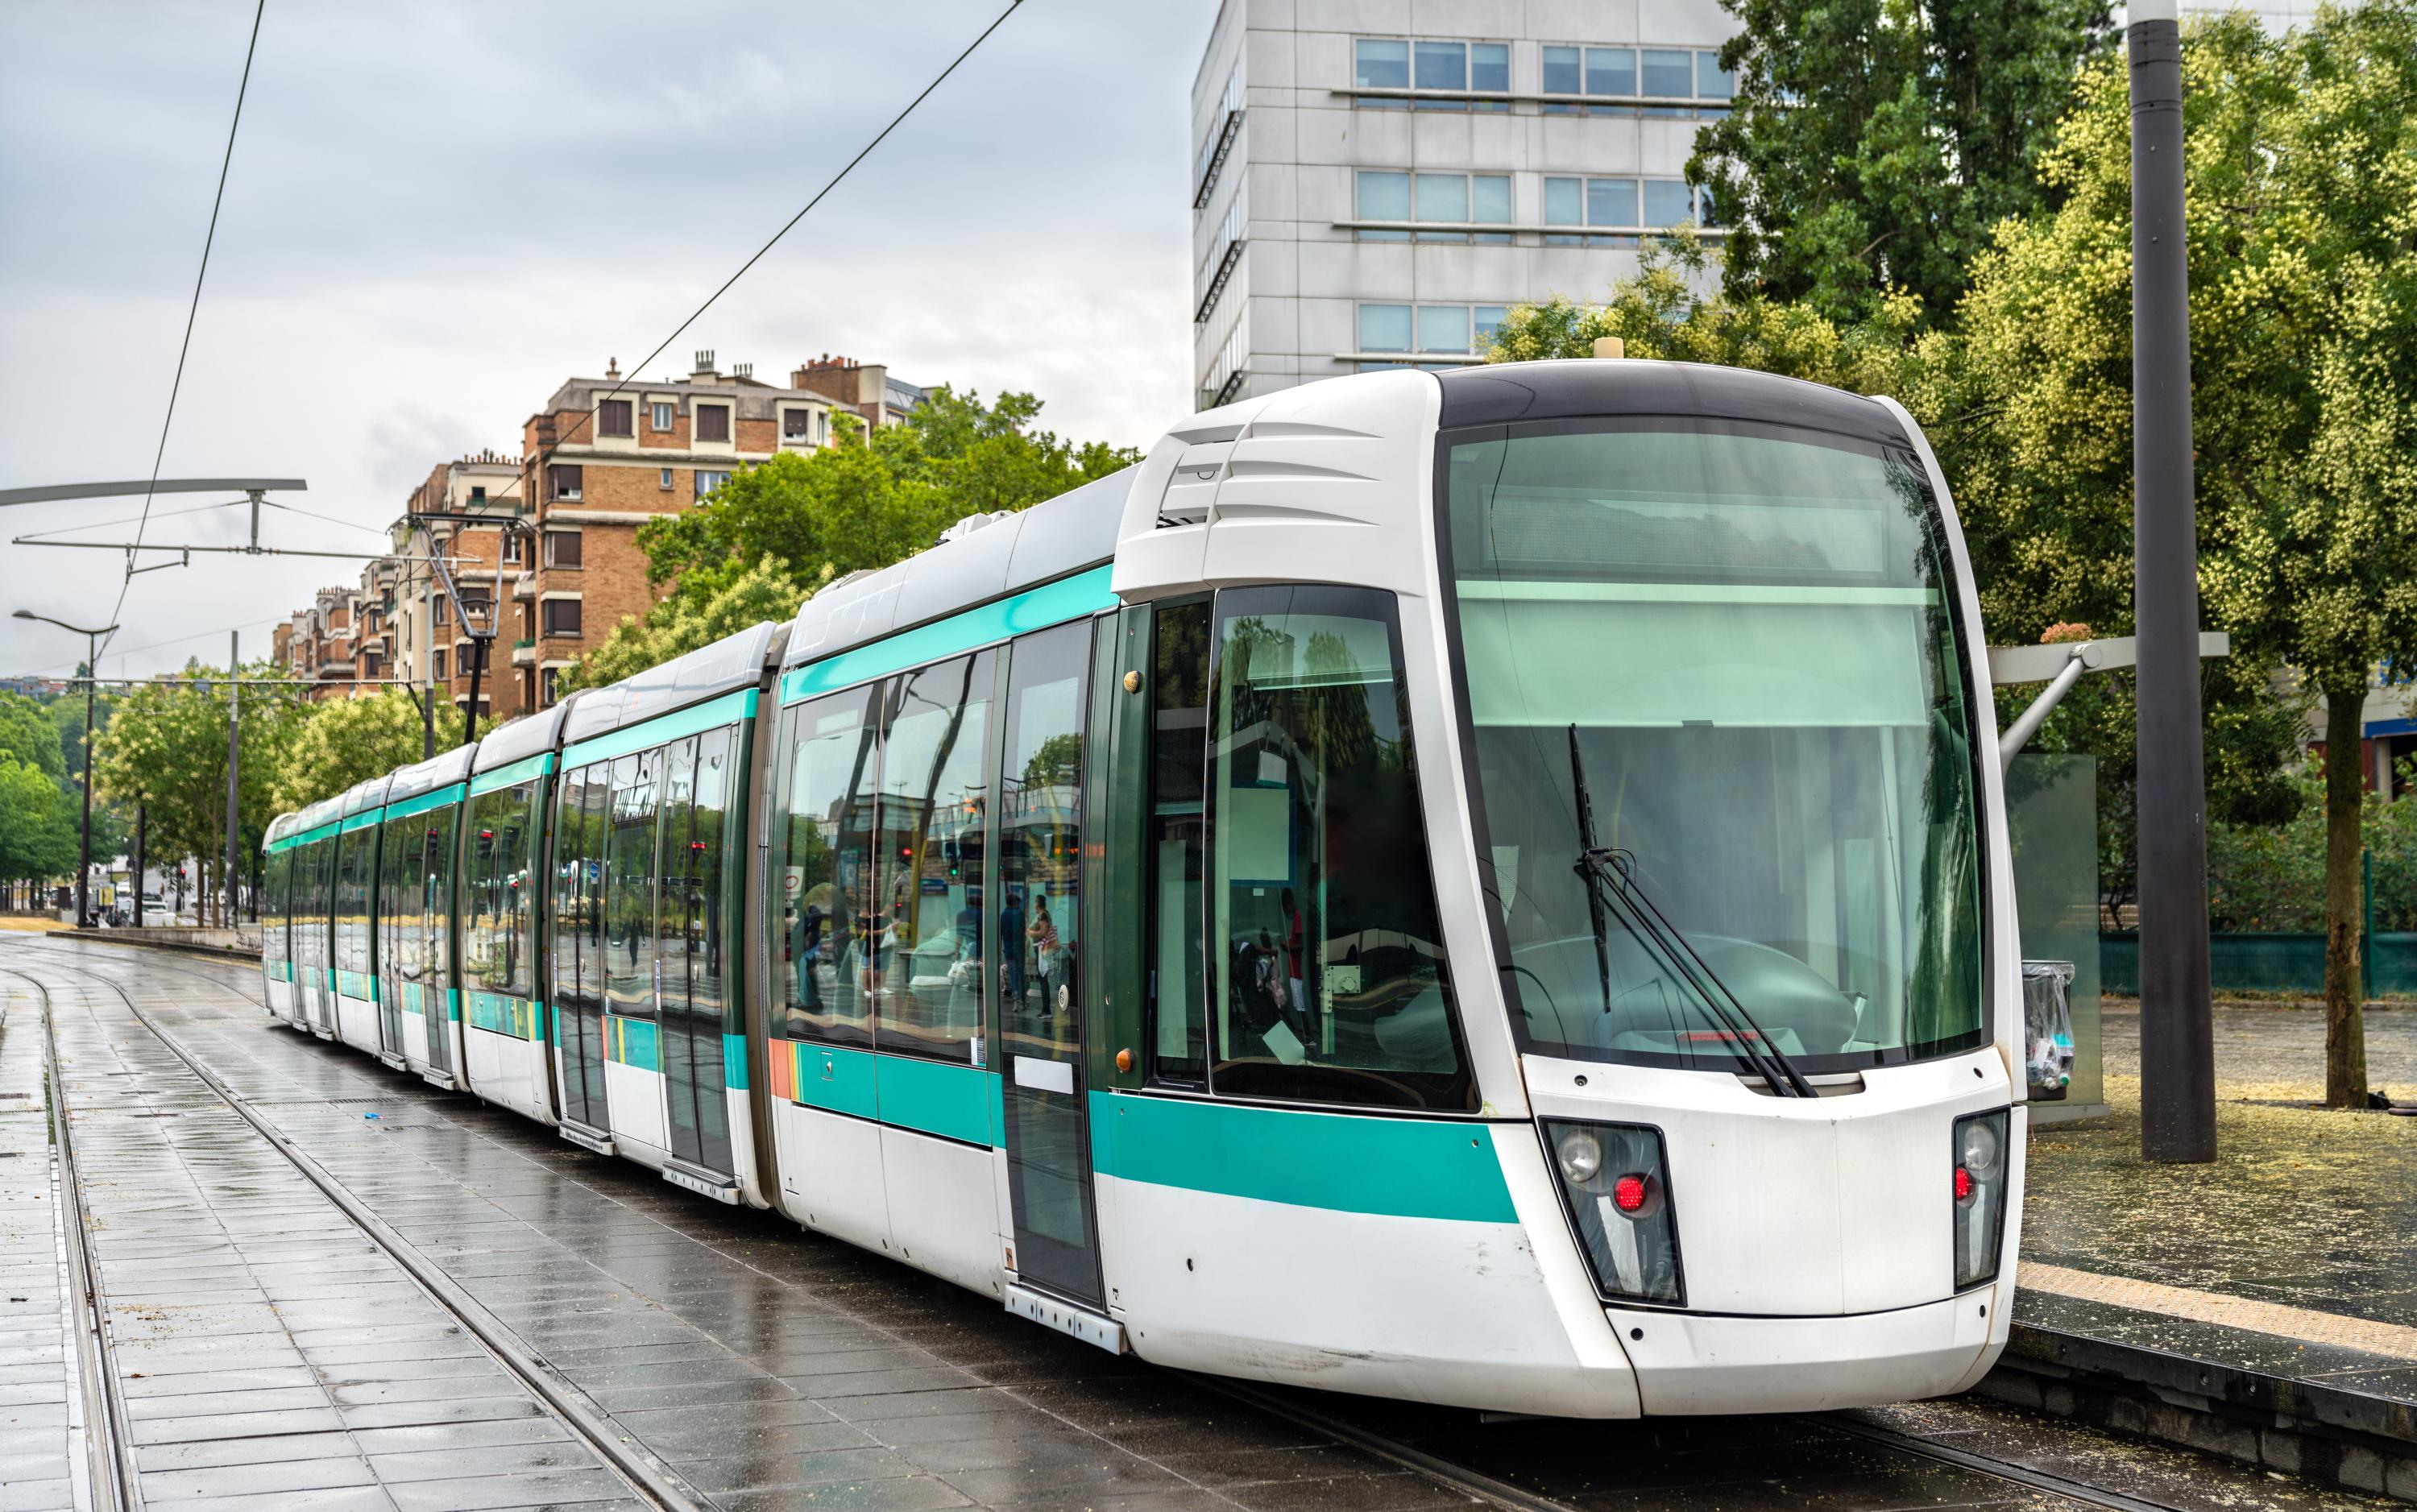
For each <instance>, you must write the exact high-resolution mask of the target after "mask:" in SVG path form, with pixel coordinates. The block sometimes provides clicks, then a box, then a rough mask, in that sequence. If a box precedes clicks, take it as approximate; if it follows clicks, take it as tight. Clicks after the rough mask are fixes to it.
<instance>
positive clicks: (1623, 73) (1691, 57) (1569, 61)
mask: <svg viewBox="0 0 2417 1512" xmlns="http://www.w3.org/2000/svg"><path fill="white" fill-rule="evenodd" d="M1543 66H1544V67H1543V92H1544V93H1545V94H1547V95H1582V96H1591V97H1593V98H1594V100H1601V101H1603V103H1600V104H1598V103H1594V102H1593V100H1589V101H1583V102H1582V101H1580V100H1574V99H1548V100H1546V101H1544V102H1543V105H1542V106H1541V107H1539V108H1540V109H1542V110H1543V113H1545V114H1547V115H1573V114H1585V113H1589V112H1592V113H1595V114H1598V115H1632V114H1635V113H1637V112H1638V111H1639V109H1640V107H1638V106H1636V105H1634V104H1632V103H1628V101H1632V100H1634V99H1635V98H1637V97H1639V96H1642V97H1644V98H1648V99H1665V100H1682V99H1695V100H1702V101H1706V102H1707V103H1705V104H1701V105H1696V106H1694V107H1692V108H1691V107H1689V106H1685V105H1675V104H1672V105H1647V106H1643V107H1641V109H1642V111H1643V113H1645V114H1647V115H1665V116H1700V117H1703V118H1705V119H1710V118H1712V117H1714V116H1719V115H1725V114H1727V113H1728V103H1727V102H1728V101H1729V100H1730V99H1731V98H1735V96H1736V94H1737V80H1736V78H1735V77H1734V76H1733V75H1731V74H1730V73H1729V72H1728V71H1727V70H1726V69H1725V68H1722V67H1721V55H1720V53H1719V51H1718V50H1717V49H1710V48H1704V49H1688V48H1675V47H1649V48H1633V47H1568V46H1558V45H1556V46H1547V47H1545V48H1544V49H1543ZM1614 101H1618V102H1619V103H1614Z"/></svg>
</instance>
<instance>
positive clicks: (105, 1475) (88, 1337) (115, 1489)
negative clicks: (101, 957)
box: [8, 971, 143, 1512]
mask: <svg viewBox="0 0 2417 1512" xmlns="http://www.w3.org/2000/svg"><path fill="white" fill-rule="evenodd" d="M8 975H11V976H23V977H24V979H25V980H26V981H27V982H29V983H31V984H32V985H33V989H34V990H35V991H37V992H38V993H40V994H41V999H42V1090H43V1092H44V1094H45V1095H46V1096H45V1099H44V1100H46V1101H47V1102H48V1103H49V1104H50V1114H51V1147H52V1149H53V1151H54V1152H56V1159H57V1162H58V1172H59V1229H60V1237H61V1240H62V1247H63V1248H64V1249H65V1250H66V1252H67V1263H68V1265H67V1268H68V1276H67V1281H68V1297H67V1299H66V1300H67V1305H68V1309H69V1310H71V1311H72V1312H73V1313H74V1314H75V1327H74V1329H73V1330H72V1331H73V1333H74V1334H75V1350H76V1375H77V1386H78V1388H79V1389H80V1392H81V1394H82V1396H83V1398H84V1422H83V1432H82V1434H81V1435H80V1436H81V1437H82V1438H83V1440H84V1457H85V1460H86V1464H87V1468H88V1472H89V1474H91V1476H92V1481H91V1486H90V1491H91V1496H92V1504H93V1505H94V1506H96V1507H112V1508H116V1509H118V1512H139V1509H140V1508H141V1507H142V1505H143V1495H142V1490H141V1479H140V1477H139V1476H138V1475H137V1474H136V1472H135V1468H134V1442H133V1439H134V1436H133V1434H132V1433H131V1432H130V1431H129V1419H128V1416H127V1411H126V1401H125V1399H124V1397H123V1395H122V1394H121V1388H120V1386H119V1383H118V1377H117V1369H116V1365H115V1353H116V1349H115V1345H114V1342H113V1341H112V1339H111V1338H110V1334H109V1305H108V1299H107V1296H106V1293H103V1292H102V1291H101V1285H100V1267H99V1264H98V1263H96V1262H95V1261H94V1259H93V1255H92V1232H91V1218H90V1216H89V1215H88V1214H86V1213H85V1211H84V1180H83V1178H82V1177H81V1176H80V1175H79V1174H78V1173H77V1172H76V1162H75V1141H74V1137H73V1135H72V1133H71V1131H70V1130H69V1129H68V1095H67V1083H66V1081H65V1080H64V1079H63V1078H62V1077H61V1076H60V1075H59V1039H58V1035H57V1033H56V1031H55V1030H54V1028H53V1023H52V1014H51V990H50V988H49V987H48V986H47V985H45V984H44V983H43V981H42V980H41V978H39V977H38V976H34V975H29V974H27V973H24V972H20V971H11V972H9V974H8Z"/></svg>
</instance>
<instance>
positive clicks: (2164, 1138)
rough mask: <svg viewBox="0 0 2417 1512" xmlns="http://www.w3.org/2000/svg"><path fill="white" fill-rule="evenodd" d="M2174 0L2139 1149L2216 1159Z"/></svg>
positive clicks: (2165, 122)
mask: <svg viewBox="0 0 2417 1512" xmlns="http://www.w3.org/2000/svg"><path fill="white" fill-rule="evenodd" d="M2177 9H2178V7H2177V0H2133V4H2132V7H2131V9H2130V12H2129V17H2128V26H2127V28H2126V34H2125V41H2126V43H2127V45H2128V47H2129V49H2130V53H2131V68H2132V479H2133V481H2132V573H2133V590H2132V592H2133V600H2132V603H2133V615H2134V618H2135V620H2136V622H2137V630H2138V634H2139V638H2140V651H2139V657H2140V662H2139V669H2140V670H2139V693H2138V711H2139V712H2138V719H2139V727H2138V749H2139V800H2138V801H2139V831H2140V834H2139V868H2140V1154H2141V1156H2142V1157H2144V1158H2146V1159H2149V1160H2158V1161H2205V1160H2212V1159H2214V1158H2215V1047H2214V1026H2213V1020H2212V1012H2211V1009H2210V1004H2209V991H2208V961H2207V774H2206V766H2205V761H2206V757H2205V751H2204V748H2203V740H2204V735H2203V732H2202V725H2201V717H2200V709H2199V683H2198V676H2199V673H2198V669H2199V660H2198V532H2197V518H2196V514H2195V510H2196V505H2195V502H2194V499H2195V493H2194V490H2193V487H2192V480H2191V371H2190V262H2189V257H2188V249H2187V248H2186V247H2185V245H2184V242H2183V220H2182V68H2181V57H2182V53H2181V28H2180V26H2179V24H2178V21H2179V17H2178V15H2177Z"/></svg>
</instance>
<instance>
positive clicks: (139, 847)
mask: <svg viewBox="0 0 2417 1512" xmlns="http://www.w3.org/2000/svg"><path fill="white" fill-rule="evenodd" d="M150 818H151V811H150V809H147V808H145V807H144V805H142V804H139V803H138V804H136V805H135V806H134V927H135V928H136V929H138V930H139V929H141V928H143V878H144V869H145V868H146V867H147V866H148V865H149V864H150V860H151V855H150V847H149V846H148V845H146V844H145V843H144V841H145V840H146V839H147V838H148V837H146V836H145V835H144V833H143V831H144V827H145V826H146V825H147V824H149V822H150Z"/></svg>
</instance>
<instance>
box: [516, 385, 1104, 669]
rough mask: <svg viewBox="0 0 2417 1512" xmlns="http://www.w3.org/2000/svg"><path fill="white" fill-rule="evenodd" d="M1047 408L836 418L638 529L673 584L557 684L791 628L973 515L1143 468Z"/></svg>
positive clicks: (650, 570)
mask: <svg viewBox="0 0 2417 1512" xmlns="http://www.w3.org/2000/svg"><path fill="white" fill-rule="evenodd" d="M1040 416H1041V401H1039V400H1037V399H1035V398H1033V397H1032V396H1031V395H1029V394H1018V393H1005V394H1001V395H999V396H998V399H997V401H996V402H994V403H990V404H985V403H983V402H982V400H981V396H980V394H978V393H973V392H967V393H965V394H959V393H957V392H956V391H954V390H953V389H950V388H949V387H947V386H941V387H937V388H934V389H931V390H929V391H928V392H927V393H926V394H925V396H924V401H923V403H922V404H921V405H920V407H918V408H917V409H915V410H913V411H911V412H909V414H908V415H907V416H906V419H905V421H904V424H901V425H893V426H885V427H883V428H882V429H880V430H878V431H870V432H868V431H865V429H864V428H863V427H862V426H860V425H859V424H857V423H856V421H855V420H854V419H853V418H852V417H851V416H845V415H843V416H839V417H838V423H839V440H838V444H837V445H835V446H827V447H823V448H820V449H817V450H814V451H810V452H783V453H781V454H780V455H779V456H776V457H774V458H772V459H770V460H769V461H764V462H760V463H758V464H756V465H755V466H752V467H749V468H745V469H743V470H741V471H739V472H737V473H736V474H734V475H733V476H731V478H730V480H729V481H728V482H727V483H724V484H723V485H722V487H721V488H719V489H717V490H715V491H714V493H713V496H712V497H711V498H710V499H709V500H707V501H706V502H703V503H700V504H699V505H698V506H697V507H695V508H693V509H690V510H688V511H686V512H685V513H682V514H677V515H666V516H664V517H663V518H661V519H660V520H652V521H649V522H646V524H644V525H641V526H639V527H638V545H639V546H640V547H641V548H642V549H643V550H644V551H645V552H646V576H647V578H648V579H649V581H651V582H655V583H657V584H658V585H660V584H662V583H666V582H668V583H671V584H673V586H672V589H671V592H670V595H669V596H668V597H665V598H664V599H663V600H662V601H661V602H660V603H658V604H656V605H655V606H654V607H653V608H652V609H650V610H648V611H647V612H646V614H645V615H644V616H642V617H640V616H625V617H624V618H623V620H622V622H621V624H620V625H618V626H616V627H615V628H614V630H613V631H612V633H611V634H610V635H609V636H607V637H606V638H605V640H604V642H603V643H601V644H600V645H599V646H597V647H596V649H594V650H593V651H590V652H589V653H588V654H587V656H586V657H585V658H584V659H583V660H582V661H581V663H580V664H579V665H578V666H576V667H573V668H570V669H569V670H568V671H566V672H565V673H564V674H563V677H562V679H561V681H560V682H559V683H558V684H557V687H559V688H562V689H564V690H568V689H570V688H593V687H600V686H602V685H604V684H607V683H612V682H615V681H617V680H619V679H620V678H623V677H627V676H629V675H631V673H637V672H643V671H644V670H646V668H648V667H651V666H654V665H656V664H658V663H659V662H661V661H664V660H667V659H669V658H672V657H676V656H678V655H679V654H681V653H682V652H685V651H692V650H694V649H695V648H696V647H698V646H701V645H705V644H707V643H710V642H712V641H714V640H716V639H718V638H720V637H721V636H723V635H728V634H730V633H732V632H734V631H737V630H740V629H744V628H746V627H748V626H750V625H752V624H755V623H757V622H759V621H761V620H766V619H771V620H785V619H787V618H789V617H790V616H791V615H793V614H795V613H796V612H798V604H799V603H800V602H802V601H803V600H804V599H805V598H806V597H808V596H809V595H811V594H812V593H813V591H814V589H816V588H817V587H819V586H820V585H821V584H823V583H825V582H829V581H830V580H831V579H832V578H834V577H837V576H844V575H845V574H847V573H850V572H855V571H859V570H861V569H865V568H872V567H888V566H889V564H890V563H892V562H896V561H898V560H900V559H902V558H904V557H906V556H909V555H912V554H913V553H914V552H920V551H921V550H923V549H924V548H925V547H927V546H930V545H932V544H933V543H934V542H935V541H936V540H937V539H939V536H940V532H941V531H943V530H945V529H946V528H948V527H949V526H950V525H951V524H954V523H955V522H957V521H960V520H963V519H965V517H966V516H968V515H975V514H987V513H991V512H994V511H997V510H1014V509H1022V508H1026V507H1029V506H1031V505H1035V504H1038V503H1040V502H1041V500H1043V499H1048V498H1054V497H1056V495H1058V494H1060V493H1063V492H1065V491H1067V490H1069V489H1072V488H1075V487H1078V486H1080V485H1082V484H1084V483H1088V482H1091V481H1092V480H1094V479H1096V478H1102V477H1105V476H1108V475H1109V474H1111V473H1114V472H1116V471H1117V469H1119V468H1122V467H1127V466H1130V465H1132V463H1133V462H1135V461H1139V460H1140V453H1138V452H1136V451H1134V450H1132V448H1130V447H1116V446H1107V445H1106V444H1104V443H1102V442H1080V443H1078V442H1072V441H1067V440H1062V439H1060V438H1059V437H1058V436H1057V435H1056V433H1055V432H1052V431H1035V430H1034V429H1033V424H1034V422H1035V421H1037V420H1038V419H1039V418H1040Z"/></svg>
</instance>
